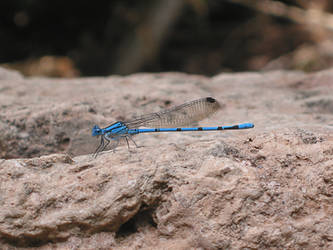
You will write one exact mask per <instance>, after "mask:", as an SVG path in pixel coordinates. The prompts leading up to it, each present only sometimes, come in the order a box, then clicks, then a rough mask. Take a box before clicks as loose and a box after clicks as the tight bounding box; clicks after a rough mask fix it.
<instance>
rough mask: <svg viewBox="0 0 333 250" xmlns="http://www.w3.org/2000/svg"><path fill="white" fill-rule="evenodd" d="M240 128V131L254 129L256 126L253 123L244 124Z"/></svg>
mask: <svg viewBox="0 0 333 250" xmlns="http://www.w3.org/2000/svg"><path fill="white" fill-rule="evenodd" d="M239 128H240V129H247V128H254V124H253V123H243V124H239Z"/></svg>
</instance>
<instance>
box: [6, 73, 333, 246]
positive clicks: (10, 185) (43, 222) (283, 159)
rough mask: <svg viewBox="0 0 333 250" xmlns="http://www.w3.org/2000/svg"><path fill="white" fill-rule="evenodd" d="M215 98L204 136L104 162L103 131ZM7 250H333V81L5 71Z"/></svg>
mask: <svg viewBox="0 0 333 250" xmlns="http://www.w3.org/2000/svg"><path fill="white" fill-rule="evenodd" d="M205 96H213V97H215V98H216V99H218V100H220V101H221V103H222V104H223V109H222V110H221V111H219V112H218V113H216V114H215V115H214V116H213V117H211V118H209V119H207V120H205V121H203V122H202V123H201V125H231V124H236V123H243V122H253V123H255V128H254V129H251V130H244V131H222V132H221V131H220V132H200V133H164V134H144V135H138V136H136V137H135V138H134V139H135V140H136V142H137V144H139V145H140V146H143V147H139V148H135V147H134V145H131V146H132V148H131V152H129V151H128V150H127V146H126V143H123V144H121V145H120V146H119V147H118V148H117V150H116V152H115V153H113V152H111V151H105V152H103V153H102V154H100V155H99V156H98V157H97V158H96V159H94V158H92V157H91V153H92V152H94V150H95V148H96V146H97V145H98V142H99V141H98V139H97V138H93V137H92V136H91V128H92V126H93V125H94V124H95V123H96V124H98V125H100V126H107V125H108V124H109V123H111V122H113V121H115V120H124V119H130V118H131V117H134V116H135V115H139V114H143V113H147V112H153V111H157V110H160V109H162V108H168V107H171V106H173V105H177V104H181V103H183V102H185V101H190V100H194V99H196V98H200V97H205ZM0 108H1V112H0V156H1V158H2V159H0V205H1V209H0V246H1V249H25V248H27V247H35V248H36V249H140V248H143V249H333V219H332V217H333V70H328V71H323V72H318V73H315V74H311V75H310V74H303V73H300V72H287V71H279V72H266V73H239V74H220V75H217V76H215V77H212V78H207V77H203V76H195V75H186V74H180V73H162V74H136V75H131V76H127V77H119V76H110V77H107V78H77V79H72V80H65V79H46V78H23V77H21V76H20V75H19V74H18V73H16V72H10V71H7V70H4V69H1V68H0Z"/></svg>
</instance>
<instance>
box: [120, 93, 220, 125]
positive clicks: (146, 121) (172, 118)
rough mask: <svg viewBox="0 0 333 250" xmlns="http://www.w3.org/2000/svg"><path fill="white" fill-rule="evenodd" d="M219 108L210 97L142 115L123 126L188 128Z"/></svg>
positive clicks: (215, 101)
mask: <svg viewBox="0 0 333 250" xmlns="http://www.w3.org/2000/svg"><path fill="white" fill-rule="evenodd" d="M220 107H221V106H220V104H219V103H218V101H217V100H215V99H214V98H212V97H205V98H201V99H198V100H195V101H191V102H187V103H184V104H182V105H179V106H176V107H173V108H171V109H166V110H162V111H160V112H157V113H151V114H147V115H143V116H141V117H139V118H138V119H135V120H132V121H128V122H125V124H126V126H127V127H128V128H139V127H148V128H174V127H180V126H188V125H191V124H193V123H196V122H198V121H200V120H203V119H205V118H207V117H208V116H210V115H211V114H213V113H214V112H216V111H217V110H218V109H219V108H220Z"/></svg>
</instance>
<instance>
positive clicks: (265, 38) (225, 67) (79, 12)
mask: <svg viewBox="0 0 333 250" xmlns="http://www.w3.org/2000/svg"><path fill="white" fill-rule="evenodd" d="M332 12H333V1H329V0H290V1H272V0H225V1H221V0H168V1H163V0H160V1H156V0H154V1H152V0H148V1H129V0H113V1H110V0H100V1H97V2H92V1H87V0H82V1H79V2H76V1H75V2H73V1H64V0H58V1H44V0H15V1H12V0H2V1H0V65H1V66H5V67H7V68H13V69H16V70H19V71H20V72H22V73H23V74H24V75H26V76H36V75H37V76H38V75H43V76H50V77H76V76H95V75H99V76H101V75H110V74H130V73H135V72H143V71H146V72H160V71H181V72H187V73H195V74H204V75H214V74H217V73H220V72H225V71H233V72H235V71H259V70H276V69H291V70H303V71H316V70H321V69H325V68H329V67H331V66H332V64H333V42H332V31H333V15H332V14H331V13H332Z"/></svg>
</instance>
